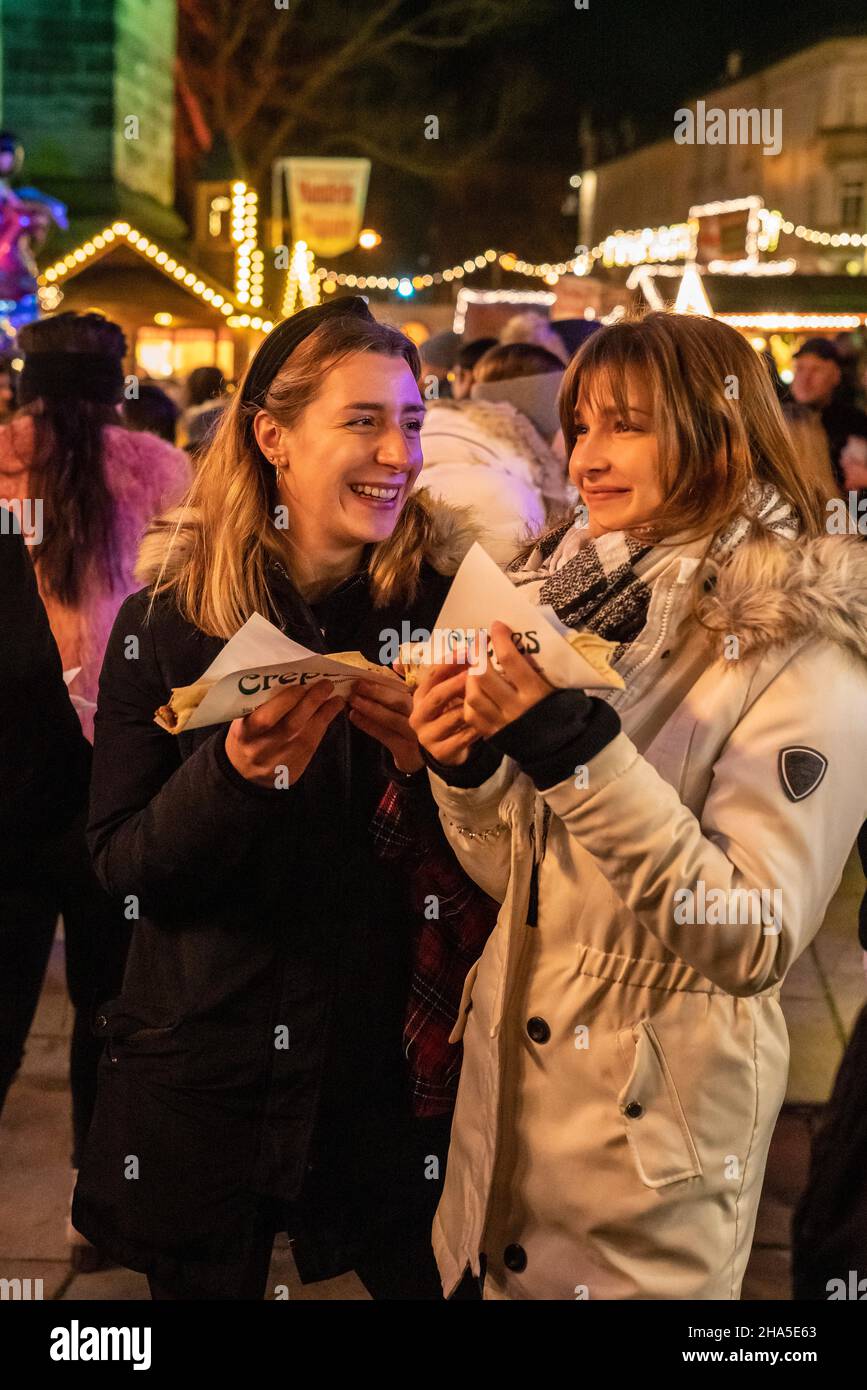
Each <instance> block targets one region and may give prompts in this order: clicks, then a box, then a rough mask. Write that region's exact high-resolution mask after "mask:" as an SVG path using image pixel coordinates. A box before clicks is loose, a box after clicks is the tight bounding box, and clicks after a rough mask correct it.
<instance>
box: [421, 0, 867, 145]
mask: <svg viewBox="0 0 867 1390" xmlns="http://www.w3.org/2000/svg"><path fill="white" fill-rule="evenodd" d="M550 12H551V17H550V19H548V20H546V21H545V22H544V24H541V25H539V26H533V27H532V28H530V29H529V30H528V31H527V32H526V33H525V34H522V35H520V36H519V35H518V34H514V35H512V34H510V33H509V32H508V31H506V32H505V33H504V34H502V35H501V36H500V38H499V39H498V40H497V43H498V46H501V47H503V48H505V49H514V48H515V47H516V46H519V47H520V51H521V52H522V53H523V54H524V55H525V61H526V64H527V66H528V67H532V69H533V71H534V72H535V73H536V74H537V75H538V83H539V94H540V101H539V107H538V110H537V113H536V117H535V121H534V122H533V126H532V128H529V127H528V128H527V129H526V130H525V131H524V132H523V133H522V131H521V130H520V129H516V130H515V131H514V132H513V137H512V138H513V139H514V140H515V141H516V142H521V143H523V142H524V141H525V140H526V142H527V143H528V144H532V142H533V140H534V139H539V138H541V139H542V140H543V141H544V143H545V144H546V146H547V147H548V148H549V149H550V151H551V153H552V155H553V154H554V153H555V152H556V153H558V154H562V155H563V156H565V157H566V158H567V159H568V158H571V157H572V156H573V155H574V151H575V132H576V126H577V120H578V115H579V113H580V110H581V108H582V107H587V108H589V109H590V110H591V111H592V112H593V114H594V116H595V117H596V119H597V121H598V122H599V123H601V124H604V123H607V122H610V123H611V124H612V125H615V126H616V124H617V122H618V120H619V119H620V117H621V116H623V115H627V114H628V115H630V116H632V118H633V119H634V120H635V122H636V124H637V126H638V133H639V137H640V139H642V140H643V139H644V137H645V136H646V135H647V136H652V135H654V134H659V133H668V132H670V130H671V121H672V114H671V113H672V112H673V111H674V110H675V109H676V108H677V107H678V106H679V105H681V104H682V102H683V101H684V100H685V99H688V98H689V97H691V96H697V95H700V94H701V92H702V91H703V90H706V89H707V88H709V87H712V86H713V85H715V84H716V83H717V82H719V81H720V80H721V79H722V77H723V74H724V71H725V63H726V56H727V54H729V53H730V52H732V51H733V50H738V51H739V52H740V53H741V54H742V55H743V62H744V70H745V71H750V70H754V69H756V68H761V67H764V66H765V65H766V64H768V63H769V62H772V61H774V60H775V59H778V58H780V57H784V56H785V55H786V54H787V53H789V52H796V51H797V50H798V49H799V48H803V47H806V46H807V45H808V44H810V43H815V42H817V41H819V40H820V39H823V38H828V37H832V36H833V35H834V33H841V34H846V33H852V32H855V31H857V30H858V28H859V27H860V29H861V31H862V32H865V33H867V6H865V3H864V0H832V2H831V3H830V4H827V5H823V4H815V3H806V0H662V2H661V3H654V0H590V8H589V10H581V11H576V10H575V8H574V6H573V4H572V0H554V3H553V4H551V6H550ZM443 77H444V79H445V80H446V81H448V75H447V70H445V71H444V72H443ZM557 111H559V113H560V119H559V120H557V119H555V113H556V112H557Z"/></svg>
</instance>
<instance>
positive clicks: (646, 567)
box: [411, 314, 867, 1299]
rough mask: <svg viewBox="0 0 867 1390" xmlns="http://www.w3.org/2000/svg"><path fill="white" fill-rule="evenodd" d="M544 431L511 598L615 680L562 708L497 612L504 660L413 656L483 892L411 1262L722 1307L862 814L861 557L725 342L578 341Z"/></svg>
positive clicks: (742, 1257) (752, 361)
mask: <svg viewBox="0 0 867 1390" xmlns="http://www.w3.org/2000/svg"><path fill="white" fill-rule="evenodd" d="M675 368H676V370H675ZM732 375H734V376H736V377H737V378H738V379H739V382H740V400H739V401H738V400H731V401H730V400H729V399H728V397H727V396H726V394H725V388H724V383H725V381H727V380H730V378H731V376H732ZM562 416H563V423H564V432H565V434H566V437H567V441H568V443H569V446H570V450H571V458H570V474H571V476H572V479H573V481H574V482H575V483H576V485H578V486H579V487H580V489H581V491H582V496H583V498H584V500H585V503H586V504H587V508H588V512H589V524H587V525H582V524H581V523H580V522H576V523H575V524H574V525H571V526H568V525H567V526H565V527H561V528H559V530H557V531H555V532H554V534H553V535H551V536H548V537H546V538H544V539H542V540H541V541H540V542H539V544H538V545H537V546H536V547H535V548H533V549H532V550H531V552H530V553H529V554H527V555H525V556H523V557H521V559H520V560H519V561H518V562H516V564H515V566H514V567H513V568H512V570H511V572H510V577H511V578H512V579H513V581H514V582H515V583H517V584H520V585H522V586H524V592H525V593H526V594H527V595H528V596H529V597H530V598H531V599H533V600H534V601H537V602H540V603H546V602H550V603H551V604H552V606H553V607H554V609H555V611H556V612H557V614H558V616H559V617H560V618H561V619H562V620H563V621H566V622H567V623H568V624H569V625H571V626H573V627H576V628H579V627H582V626H586V627H589V628H590V629H591V630H593V631H596V632H598V633H600V634H601V635H602V636H607V637H609V638H611V639H612V640H613V641H615V642H616V643H617V647H616V651H615V654H614V666H615V669H616V670H618V671H619V672H620V673H621V675H622V677H623V679H624V682H625V686H624V688H623V689H622V690H616V691H615V690H611V691H605V692H603V693H602V695H601V696H598V695H597V696H596V697H595V698H588V697H587V696H586V695H585V694H584V693H583V692H582V691H579V690H556V691H555V690H553V689H552V687H551V686H550V685H549V684H548V682H547V681H546V680H545V679H544V677H543V676H542V675H541V674H540V673H539V672H538V670H536V669H535V668H534V666H533V664H532V662H531V661H529V660H528V659H527V658H526V657H524V656H522V655H520V654H519V653H518V651H517V650H516V649H515V647H514V646H513V645H512V643H511V642H510V640H509V636H510V634H509V631H508V629H507V628H505V627H504V625H501V624H500V625H498V624H494V625H493V632H492V635H493V645H494V650H495V652H496V654H497V657H498V662H499V665H500V668H501V669H500V671H497V670H496V669H495V668H494V667H493V666H492V664H491V663H490V662H489V663H488V665H487V669H486V670H485V671H484V672H481V673H480V672H477V673H475V674H469V673H468V670H467V668H466V667H464V668H462V669H460V670H459V671H457V672H456V671H455V668H454V667H436V668H433V670H432V671H431V672H429V673H427V674H426V676H425V677H424V679H423V680H422V682H421V684H420V686H419V688H418V691H417V693H416V696H415V706H414V710H413V715H412V718H411V722H412V724H413V727H414V728H415V730H416V732H417V734H418V736H419V739H420V742H421V744H422V746H423V748H424V749H425V756H426V759H427V761H428V764H429V772H430V779H431V785H432V787H433V791H434V795H435V797H436V800H437V802H438V804H439V808H440V816H441V819H442V822H443V825H444V828H445V830H446V833H447V834H448V837H449V839H450V841H451V843H452V845H453V847H454V849H455V851H456V853H457V855H458V858H459V859H460V861H461V863H462V864H463V865H464V866H465V868H466V869H467V870H468V871H469V872H470V874H471V875H472V876H473V877H474V878H475V880H476V881H477V882H478V883H479V884H480V885H481V887H482V888H483V889H484V890H485V891H486V892H488V893H490V894H491V895H492V896H493V897H495V898H496V899H497V900H498V901H500V902H501V904H502V906H501V910H500V914H499V919H498V924H497V927H496V929H495V931H494V933H493V934H492V936H491V937H490V939H489V941H488V943H487V946H486V948H485V950H484V952H483V954H482V957H481V959H480V961H479V962H478V964H477V966H476V967H474V969H473V970H472V971H471V972H470V976H469V977H468V979H467V983H466V987H465V990H464V998H463V1001H462V1006H461V1016H460V1018H459V1020H458V1024H457V1026H456V1028H455V1031H454V1033H453V1035H452V1036H453V1040H454V1041H455V1042H457V1041H459V1040H460V1039H461V1038H462V1040H463V1045H464V1062H463V1071H462V1075H461V1083H460V1090H459V1094H458V1102H457V1109H456V1113H455V1119H454V1125H453V1129H452V1141H451V1149H450V1154H449V1160H448V1169H447V1174H446V1182H445V1188H444V1193H443V1197H442V1200H441V1203H440V1206H439V1209H438V1212H437V1216H436V1219H435V1223H434V1235H433V1239H434V1249H435V1253H436V1257H437V1261H438V1264H439V1268H440V1273H441V1277H442V1281H443V1288H444V1291H445V1293H446V1295H450V1294H451V1293H452V1292H453V1291H454V1290H455V1288H456V1287H457V1286H458V1284H459V1283H460V1281H461V1279H462V1277H463V1276H464V1274H465V1271H466V1270H467V1269H469V1270H471V1271H472V1273H473V1274H474V1275H483V1276H484V1289H483V1293H484V1297H485V1298H491V1299H588V1298H589V1299H693V1298H695V1299H733V1298H737V1297H738V1296H739V1293H740V1287H741V1281H742V1278H743V1274H744V1270H745V1267H746V1263H747V1259H748V1257H749V1252H750V1246H751V1242H752V1235H753V1229H754V1225H755V1218H756V1211H757V1207H758V1201H759V1196H760V1191H761V1184H762V1179H763V1175H764V1168H765V1162H766V1158H767V1152H768V1146H769V1143H770V1139H771V1135H772V1132H773V1128H774V1124H775V1121H776V1118H777V1114H778V1111H779V1108H780V1105H781V1104H782V1101H783V1098H784V1094H785V1088H786V1074H787V1065H788V1040H787V1035H786V1028H785V1023H784V1020H783V1015H782V1011H781V1008H780V1003H779V992H780V986H781V983H782V981H783V979H784V977H785V974H786V971H787V970H788V969H789V967H790V966H791V965H792V963H793V962H794V961H795V960H796V959H797V957H798V955H799V954H800V953H801V952H802V951H803V950H804V949H805V947H806V946H807V945H808V943H809V942H810V940H811V939H812V937H813V935H814V934H815V932H816V931H817V930H818V928H819V926H820V924H821V922H822V919H823V915H824V913H825V910H826V907H827V905H828V902H829V899H830V898H831V896H832V894H833V892H834V890H835V888H836V886H837V884H838V883H839V881H840V877H841V874H842V870H843V867H844V864H845V862H846V859H847V857H848V854H849V851H850V849H851V846H852V844H853V842H854V839H855V836H856V834H857V832H858V829H859V827H860V825H861V823H862V822H863V820H864V818H865V813H867V784H865V779H864V774H863V768H864V765H865V760H867V719H865V714H867V555H865V552H864V550H863V546H861V544H860V542H859V541H858V539H857V538H856V537H846V536H835V535H828V534H824V516H825V510H824V507H825V499H824V498H823V497H822V496H821V495H820V494H818V493H816V492H814V491H813V490H812V484H810V483H809V482H805V481H803V480H801V479H800V478H799V477H798V473H797V467H796V465H795V463H794V457H793V455H792V452H791V445H790V443H789V441H788V438H787V436H786V435H785V431H784V425H783V422H782V418H781V416H780V414H779V409H778V407H777V405H776V402H775V400H774V399H773V397H772V394H771V392H770V388H769V386H768V385H767V382H766V381H765V379H764V376H763V374H762V368H761V364H760V363H759V359H758V358H757V357H755V355H754V354H753V351H752V349H751V348H750V347H749V346H748V345H747V344H746V342H745V341H744V340H743V339H741V338H740V337H739V335H737V334H736V333H735V332H734V331H733V330H731V329H729V328H726V327H725V326H724V325H721V324H719V323H717V322H714V321H712V320H704V319H692V318H688V317H686V316H669V315H664V314H651V315H649V316H647V317H646V318H645V319H644V320H643V321H640V322H637V323H628V322H627V323H621V324H618V325H615V326H612V327H611V328H607V329H604V330H602V331H600V332H599V333H598V334H596V335H595V337H594V338H593V339H592V340H590V342H589V343H588V344H587V345H586V347H585V348H583V349H582V350H581V352H580V353H579V355H578V358H577V360H576V362H575V364H574V367H573V368H572V369H571V371H570V373H569V375H568V377H567V380H566V382H565V383H564V392H563V397H562ZM708 459H712V460H713V467H712V468H711V467H709V466H708V463H707V460H708ZM697 483H700V484H701V486H698V485H697ZM684 522H688V523H689V524H688V525H684V524H683V523H684Z"/></svg>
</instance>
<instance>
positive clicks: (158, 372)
mask: <svg viewBox="0 0 867 1390" xmlns="http://www.w3.org/2000/svg"><path fill="white" fill-rule="evenodd" d="M135 360H136V366H137V367H138V369H139V371H140V372H142V374H143V375H145V376H149V377H155V378H157V379H163V380H165V379H167V378H169V377H175V378H178V379H183V378H184V377H187V376H189V374H190V372H192V371H193V370H194V369H195V368H196V367H215V366H216V367H219V368H220V371H221V372H222V373H223V375H224V376H225V377H227V378H228V379H231V378H232V376H233V375H234V370H235V347H234V343H233V341H232V338H231V336H230V334H229V333H228V332H227V331H223V332H216V331H214V330H212V329H207V328H159V327H153V328H151V327H144V328H140V329H139V331H138V333H137V335H136V342H135Z"/></svg>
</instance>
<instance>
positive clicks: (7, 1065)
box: [0, 508, 126, 1269]
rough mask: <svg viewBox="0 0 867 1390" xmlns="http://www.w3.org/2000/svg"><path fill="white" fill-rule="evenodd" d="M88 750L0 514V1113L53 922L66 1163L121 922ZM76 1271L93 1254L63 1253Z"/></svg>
mask: <svg viewBox="0 0 867 1390" xmlns="http://www.w3.org/2000/svg"><path fill="white" fill-rule="evenodd" d="M90 760H91V750H90V744H89V743H88V741H87V739H86V738H85V736H84V734H83V733H82V731H81V725H80V723H79V720H78V716H77V714H76V712H75V710H74V708H73V705H72V702H71V700H70V698H69V693H68V691H67V689H66V685H65V684H64V680H63V671H62V668H61V663H60V656H59V654H58V651H57V647H56V645H55V642H54V638H53V636H52V634H51V628H50V626H49V623H48V618H47V615H46V613H45V609H44V608H43V606H42V600H41V599H40V597H39V591H38V588H37V584H36V575H35V573H34V569H33V565H32V564H31V561H30V557H29V555H28V554H27V548H26V546H25V543H24V540H23V538H22V536H21V532H20V528H19V527H18V525H17V521H16V519H15V516H14V514H13V513H11V512H9V511H7V510H6V509H4V508H0V789H2V790H0V1110H2V1109H3V1104H4V1102H5V1099H6V1095H7V1093H8V1091H9V1087H10V1086H11V1084H12V1082H13V1080H14V1078H15V1075H16V1073H17V1071H18V1068H19V1067H20V1065H21V1059H22V1056H23V1053H24V1045H25V1042H26V1040H27V1034H28V1033H29V1031H30V1025H31V1023H32V1021H33V1015H34V1013H35V1011H36V1005H37V1002H38V1000H39V992H40V990H41V988H42V982H43V979H44V977H45V970H46V966H47V964H48V957H49V954H50V951H51V944H52V942H53V940H54V933H55V929H56V926H57V918H58V915H59V914H62V915H63V918H64V924H65V928H66V978H67V985H68V988H69V993H70V998H71V999H72V1001H73V1004H74V1005H75V1009H76V1015H75V1024H74V1027H73V1033H72V1039H71V1047H70V1074H71V1081H72V1102H73V1106H72V1112H73V1113H72V1120H73V1148H72V1166H73V1168H77V1167H78V1163H79V1160H80V1156H81V1152H82V1150H83V1146H84V1139H85V1135H86V1133H87V1128H88V1125H89V1123H90V1118H91V1114H92V1111H93V1104H94V1099H95V1089H96V1063H97V1056H96V1055H95V1054H98V1043H97V1042H96V1041H95V1039H94V1037H93V1034H92V1030H91V1024H92V1017H93V1010H94V1007H95V1005H96V1003H97V1001H98V999H99V998H101V997H103V996H104V992H105V987H106V982H108V981H111V982H112V983H111V984H109V985H108V987H109V988H112V989H115V988H117V982H118V981H119V979H120V977H121V974H122V960H123V952H124V949H125V945H126V939H125V937H126V932H125V924H124V922H123V919H122V916H121V915H120V914H119V913H118V912H117V911H116V910H115V908H114V907H113V905H112V904H111V903H110V902H109V901H108V899H107V898H106V897H105V894H104V893H103V891H102V889H101V888H100V886H99V884H98V883H97V881H96V879H95V878H94V875H93V871H92V868H91V864H90V856H89V854H88V851H87V845H86V843H85V838H84V828H85V818H86V811H87V792H88V780H89V776H90ZM72 1258H73V1262H74V1263H76V1264H77V1265H78V1267H79V1268H82V1269H84V1268H88V1267H89V1266H90V1264H91V1263H94V1264H95V1263H98V1258H99V1257H98V1253H94V1252H88V1251H86V1250H82V1249H78V1248H77V1247H76V1248H73V1250H72Z"/></svg>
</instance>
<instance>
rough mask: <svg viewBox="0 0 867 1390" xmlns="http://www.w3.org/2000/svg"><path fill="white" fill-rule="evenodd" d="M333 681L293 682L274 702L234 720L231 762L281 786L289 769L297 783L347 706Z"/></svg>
mask: <svg viewBox="0 0 867 1390" xmlns="http://www.w3.org/2000/svg"><path fill="white" fill-rule="evenodd" d="M345 703H346V702H345V700H343V699H342V697H341V696H339V695H334V686H333V685H332V684H331V682H330V681H328V680H322V681H317V682H316V683H315V685H308V686H300V685H293V686H287V688H286V689H285V690H281V692H280V694H279V695H275V696H274V698H273V700H267V701H266V702H265V704H263V705H260V706H259V708H258V709H254V710H253V711H252V712H251V713H250V714H245V715H244V717H243V718H242V719H233V720H232V723H231V724H230V725H229V731H228V733H227V734H226V755H227V757H228V759H229V762H230V763H231V764H232V766H233V767H234V768H235V770H236V771H237V772H240V774H241V776H242V777H244V778H246V780H247V781H248V782H255V783H257V785H259V786H261V787H276V786H277V780H278V775H279V773H280V772H281V771H282V769H284V768H285V769H286V773H285V776H286V777H288V782H287V783H286V785H289V786H291V785H292V784H293V783H294V782H297V781H298V779H299V777H301V776H302V775H303V773H304V772H305V771H306V769H307V765H308V764H309V762H310V760H311V758H312V757H313V754H314V753H315V752H316V749H317V748H318V747H319V744H320V743H321V741H322V737H323V735H324V733H325V730H326V729H327V728H328V726H329V724H330V723H331V721H332V719H333V718H334V716H335V715H336V714H339V713H340V711H341V710H342V709H343V708H344V706H345Z"/></svg>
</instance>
